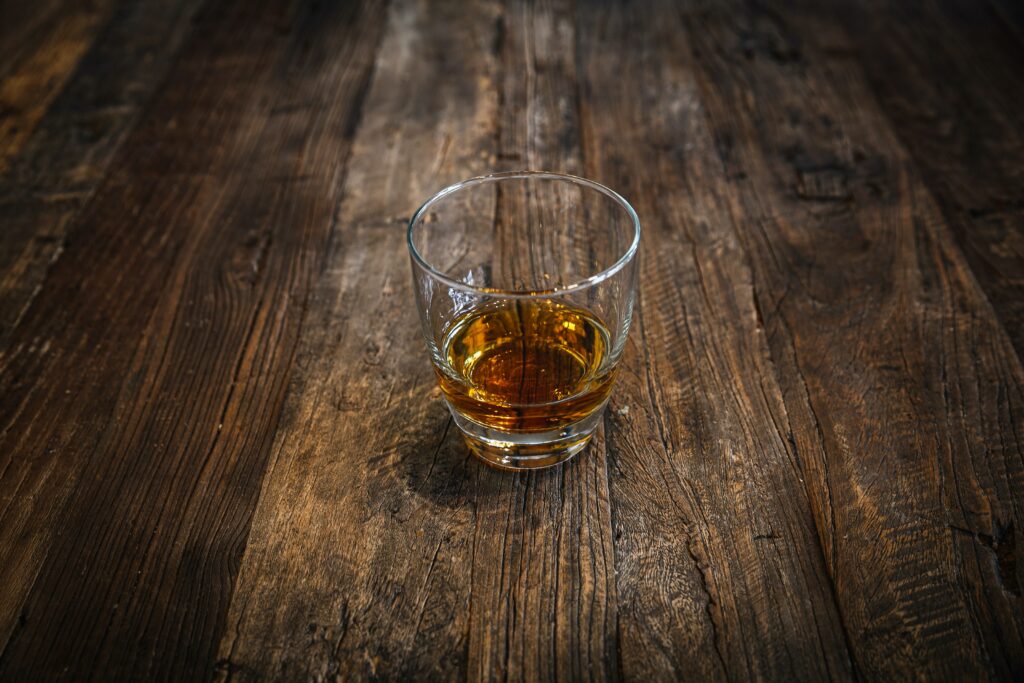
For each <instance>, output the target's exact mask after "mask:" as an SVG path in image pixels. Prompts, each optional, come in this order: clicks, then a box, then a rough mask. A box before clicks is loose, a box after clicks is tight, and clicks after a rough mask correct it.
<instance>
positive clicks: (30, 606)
mask: <svg viewBox="0 0 1024 683" xmlns="http://www.w3.org/2000/svg"><path fill="white" fill-rule="evenodd" d="M260 9H261V11H260V12H253V11H252V8H251V6H250V5H249V4H248V3H238V4H234V5H233V4H230V3H228V4H224V5H220V6H217V7H214V8H212V9H211V11H210V12H208V13H206V14H205V15H204V17H203V20H202V21H201V22H200V24H199V25H198V26H197V27H196V32H197V33H196V38H197V39H196V40H194V41H193V43H192V47H191V48H190V49H189V50H188V51H187V54H186V55H185V56H184V57H183V59H182V60H181V61H180V62H179V63H178V64H177V65H176V67H175V69H174V73H173V74H172V76H171V78H170V80H169V83H170V84H171V85H169V86H168V87H166V88H164V90H163V91H162V92H161V94H160V98H159V101H158V102H157V103H156V104H155V106H154V107H153V108H152V109H151V115H150V116H147V117H146V118H145V119H144V120H143V121H142V122H141V123H140V124H139V127H138V128H137V129H136V131H135V132H134V133H133V135H132V136H131V139H129V140H128V141H127V142H126V143H125V145H124V149H123V150H122V152H121V153H120V154H119V158H118V161H117V162H115V168H116V170H115V171H114V172H113V173H112V174H111V175H110V176H109V177H108V179H107V181H106V182H105V183H104V185H103V187H102V188H101V189H100V190H99V191H98V192H97V195H96V197H95V198H94V200H93V201H92V202H90V204H89V206H88V207H87V209H86V212H85V216H83V218H82V219H81V220H80V221H79V222H78V223H77V224H76V230H75V232H74V233H73V234H71V235H69V237H68V244H67V246H66V249H65V255H64V256H63V258H61V260H60V261H58V263H57V264H56V266H55V267H54V269H53V271H52V272H51V274H50V275H49V277H48V278H47V287H46V288H44V289H43V290H42V291H41V292H40V294H39V295H38V297H37V298H36V301H35V302H34V304H33V306H32V308H31V310H30V311H29V312H28V313H27V314H26V316H25V318H24V319H23V321H22V322H21V324H20V325H19V326H18V328H17V330H16V332H15V338H14V340H13V341H12V343H11V351H10V353H9V354H7V356H6V357H5V358H4V366H3V374H2V376H0V377H2V379H0V382H2V385H3V388H4V390H3V392H2V395H3V401H4V406H3V411H2V412H3V414H4V415H5V416H8V425H7V426H6V427H5V431H4V434H3V447H2V448H0V453H4V454H5V460H4V462H3V469H2V471H3V477H2V479H0V495H2V500H3V501H4V508H3V511H2V514H3V524H2V525H0V529H2V532H0V533H2V547H4V548H5V558H4V562H3V563H2V566H3V571H4V574H5V576H4V579H5V580H4V581H0V585H2V586H3V587H4V588H3V594H2V598H3V600H2V604H3V615H4V619H5V621H4V635H5V637H6V638H5V639H6V646H5V649H4V651H3V654H2V657H0V677H2V678H22V679H23V678H26V677H30V676H46V677H54V678H57V677H68V678H78V677H82V676H88V675H101V674H102V675H103V676H108V677H113V678H136V677H148V676H153V675H156V673H157V672H159V674H160V675H161V676H167V677H169V678H178V677H189V678H201V677H208V676H210V675H212V671H213V669H212V665H213V655H214V653H215V651H216V634H218V633H220V631H221V629H222V627H223V617H224V612H225V609H226V607H227V598H228V595H229V593H230V587H231V585H232V582H233V577H234V572H235V570H236V568H237V562H238V558H239V556H240V554H241V550H242V545H243V544H244V539H245V537H246V532H247V529H248V524H249V520H250V514H251V510H252V505H253V503H254V502H255V496H256V494H257V493H258V492H259V482H260V478H261V474H262V467H263V464H264V463H265V458H266V455H267V452H268V451H267V448H268V446H269V445H270V441H269V439H268V437H269V436H270V435H272V434H273V433H274V427H275V424H276V420H277V415H278V409H279V406H280V402H281V399H282V398H283V392H284V389H285V388H286V386H287V381H286V378H287V376H288V373H289V369H290V366H291V362H292V359H293V355H294V343H295V338H296V335H297V332H298V328H299V325H300V323H301V319H302V315H303V310H304V303H305V300H306V296H307V292H308V286H309V282H310V278H311V274H312V273H313V272H315V270H316V266H317V264H318V263H319V261H320V259H319V255H320V254H321V253H322V249H323V248H324V245H325V243H326V240H327V236H328V234H329V228H330V224H331V221H330V215H331V214H330V211H331V209H332V207H333V204H334V202H333V201H332V198H333V197H334V196H335V195H336V193H337V191H338V188H337V183H336V182H335V178H336V177H337V176H338V173H339V172H340V170H341V168H342V167H343V166H344V161H345V158H346V150H347V147H348V138H347V137H346V134H345V133H346V130H347V129H348V128H349V124H348V121H350V120H351V117H352V116H353V115H354V113H355V112H357V111H358V106H359V101H360V92H361V90H362V88H363V87H364V84H365V82H366V78H367V75H368V73H369V68H370V66H371V64H372V59H371V58H368V55H372V54H373V53H374V51H375V47H376V43H375V38H374V36H375V32H374V29H373V27H374V26H375V25H376V23H377V18H376V17H375V15H374V13H373V7H372V6H370V7H367V8H365V11H361V10H360V9H359V8H356V7H351V8H348V9H347V10H336V11H338V12H339V13H338V14H334V13H333V12H330V13H327V14H326V18H327V19H330V21H327V22H324V21H323V20H324V19H325V14H324V13H325V12H328V11H327V10H323V9H321V10H315V9H312V8H310V7H304V6H299V5H295V4H293V3H281V4H279V5H278V6H276V7H274V8H260ZM225 22H226V23H228V24H230V25H232V26H235V27H237V28H238V29H239V30H238V31H237V32H223V31H221V30H220V27H221V26H222V25H223V24H224V23H225ZM321 26H329V27H330V28H331V30H321V28H320V27H321ZM349 38H351V40H350V39H349ZM338 41H340V43H341V44H344V45H346V46H347V49H345V50H341V51H338V50H335V49H333V46H334V44H335V42H338ZM286 83H287V85H288V89H287V93H288V95H289V96H288V97H282V96H281V95H282V93H283V92H285V91H284V90H283V86H284V84H286ZM310 111H317V112H320V116H317V117H311V116H308V115H307V114H308V112H310ZM274 185H276V186H277V191H275V192H267V191H266V188H267V187H268V186H274ZM285 189H287V192H285V191H284V190H285ZM125 206H127V207H130V210H129V211H128V212H124V211H122V210H121V209H122V208H123V207H125ZM126 241H127V242H128V243H129V244H130V248H125V246H124V245H125V242H126ZM129 273H137V274H140V275H141V276H140V277H137V278H134V279H133V280H132V283H131V290H130V291H131V293H132V295H131V296H130V297H128V298H127V299H125V298H122V297H116V298H115V297H112V296H111V293H112V292H116V291H119V290H121V291H123V289H122V288H124V287H125V286H126V283H125V281H124V278H125V277H126V275H127V274H129ZM69 292H72V293H73V294H72V296H71V297H69V296H68V294H69ZM79 366H86V367H87V368H88V370H87V371H86V372H80V373H75V372H73V371H72V368H75V367H79ZM30 440H31V441H30ZM14 454H17V455H18V457H17V458H14V457H12V456H13V455H14ZM126 520H130V521H128V522H127V524H126V523H125V521H126ZM30 586H31V589H29V587H30ZM19 604H20V607H19Z"/></svg>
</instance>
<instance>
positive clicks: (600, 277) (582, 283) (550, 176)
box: [406, 171, 640, 298]
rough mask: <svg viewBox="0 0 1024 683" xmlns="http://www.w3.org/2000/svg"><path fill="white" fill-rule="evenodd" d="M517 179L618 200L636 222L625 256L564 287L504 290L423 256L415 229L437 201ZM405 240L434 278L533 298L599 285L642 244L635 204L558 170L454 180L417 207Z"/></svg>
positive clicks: (482, 291)
mask: <svg viewBox="0 0 1024 683" xmlns="http://www.w3.org/2000/svg"><path fill="white" fill-rule="evenodd" d="M517 178H542V179H547V180H560V181H563V182H568V183H572V184H574V185H582V186H584V187H587V188H589V189H591V190H595V191H597V192H600V193H601V194H603V195H605V196H606V197H609V198H611V199H612V201H614V202H615V203H617V204H618V205H619V206H620V207H622V208H623V209H625V211H626V215H628V216H629V219H630V221H632V223H633V240H632V241H631V242H630V244H629V247H628V248H627V249H626V251H625V252H623V254H622V256H620V257H619V259H618V260H617V261H615V263H613V264H612V265H610V266H608V267H607V268H605V269H603V270H601V271H599V272H597V273H594V274H593V275H591V276H589V277H586V278H583V279H582V280H578V281H576V282H573V283H571V284H568V285H563V286H561V287H552V288H551V289H501V288H497V287H478V286H475V285H470V284H466V283H465V282H460V281H459V280H455V279H452V278H450V277H448V276H447V275H445V274H444V273H442V272H441V271H439V270H438V269H437V268H434V266H432V265H430V264H429V263H428V262H427V260H426V259H425V258H423V255H422V254H420V252H419V250H418V249H417V248H416V245H415V244H414V243H413V230H414V229H415V228H416V225H417V223H418V222H419V220H420V218H421V217H422V216H423V215H424V214H425V213H426V211H427V210H428V209H429V208H430V207H431V206H433V205H434V204H436V203H437V202H438V201H440V200H442V199H444V198H445V197H447V196H448V195H451V194H454V193H456V192H458V191H459V190H464V189H466V188H468V187H473V186H475V185H482V184H484V183H490V182H497V181H500V180H512V179H517ZM406 243H407V244H408V246H409V253H410V254H412V258H413V261H414V262H415V263H416V264H417V265H419V266H420V267H421V268H423V269H424V270H426V271H427V272H428V273H429V274H430V275H431V277H433V278H435V279H437V280H440V281H441V282H443V283H445V284H446V285H448V286H449V287H453V288H455V289H461V290H463V291H466V292H472V293H476V294H488V295H497V296H503V297H512V298H532V297H542V296H555V295H560V294H569V293H571V292H578V291H580V290H583V289H587V288H588V287H593V286H594V285H596V284H600V283H601V282H604V281H605V280H607V279H608V278H610V277H611V276H613V275H615V274H616V273H617V272H619V271H620V270H622V269H623V268H624V267H625V266H626V264H628V263H629V262H630V261H631V260H632V259H633V257H634V256H635V255H636V252H637V250H638V249H639V247H640V217H639V216H638V215H637V213H636V210H635V209H634V208H633V206H632V205H631V204H630V203H629V202H628V201H626V199H625V197H623V196H622V195H620V194H619V193H618V192H616V191H615V190H613V189H611V188H610V187H607V186H605V185H602V184H601V183H598V182H596V181H593V180H588V179H587V178H581V177H580V176H575V175H570V174H568V173H555V172H553V171H502V172H500V173H488V174H486V175H481V176H475V177H473V178H467V179H466V180H461V181H459V182H457V183H453V184H451V185H449V186H448V187H446V188H444V189H442V190H440V191H438V192H436V193H434V194H433V195H432V196H431V197H430V198H429V199H427V200H426V201H425V202H423V204H421V205H420V208H418V209H416V212H415V213H413V215H412V218H410V219H409V227H408V229H407V230H406Z"/></svg>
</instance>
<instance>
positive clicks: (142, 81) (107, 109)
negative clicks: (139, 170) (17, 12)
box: [0, 0, 202, 351]
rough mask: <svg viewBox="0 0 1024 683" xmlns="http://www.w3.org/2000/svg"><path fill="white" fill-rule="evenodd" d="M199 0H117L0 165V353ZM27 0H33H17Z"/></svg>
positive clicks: (156, 82) (186, 30) (183, 34)
mask: <svg viewBox="0 0 1024 683" xmlns="http://www.w3.org/2000/svg"><path fill="white" fill-rule="evenodd" d="M201 1H202V0H190V1H189V2H176V1H170V0H164V1H160V2H154V1H146V2H142V1H135V0H133V1H131V2H123V3H121V5H119V7H118V8H117V11H116V12H115V13H114V15H113V17H112V18H111V20H110V21H109V23H108V24H107V25H106V26H105V27H104V29H103V30H102V31H101V32H100V34H99V36H98V37H97V39H96V40H95V41H94V45H93V47H92V48H91V49H90V50H89V51H88V52H87V53H86V54H85V55H84V56H83V57H82V59H81V61H80V64H79V67H78V70H77V74H78V76H77V77H75V78H72V79H71V81H70V82H69V83H68V84H67V86H66V87H65V88H64V89H63V90H62V91H61V92H60V94H59V95H57V96H56V97H55V98H54V99H53V101H52V102H51V103H50V105H49V107H48V108H47V110H46V113H45V114H44V115H43V117H42V118H41V120H40V121H39V122H38V125H37V126H36V128H35V130H34V131H33V132H32V134H31V136H29V137H28V138H27V139H26V141H25V143H24V145H23V148H22V149H21V151H20V153H19V154H17V155H15V156H13V157H12V158H11V159H10V162H9V163H8V165H7V168H6V170H4V171H3V172H0V211H2V212H3V215H4V233H3V243H4V248H3V250H0V351H2V350H3V349H5V348H7V344H8V342H9V340H10V336H11V333H12V331H13V329H14V327H15V326H16V324H17V322H18V320H19V318H20V317H21V315H23V314H24V311H25V310H26V308H27V307H28V305H29V304H30V302H31V300H32V298H33V297H34V296H35V295H36V294H37V293H38V291H39V289H40V287H41V285H42V282H43V280H44V279H45V277H46V274H47V272H48V271H49V268H50V266H51V265H52V263H53V262H54V261H55V260H56V259H58V258H60V256H61V255H62V254H63V252H64V246H65V245H64V236H65V235H66V233H67V231H68V227H69V225H71V223H72V222H73V221H74V219H75V217H76V216H77V215H78V213H79V212H80V211H81V209H82V207H83V206H84V205H85V203H86V201H87V200H88V199H89V197H91V196H92V194H93V192H95V190H96V188H97V187H98V186H99V184H100V182H101V181H102V180H103V177H104V175H105V173H106V170H107V168H108V165H109V163H110V161H111V160H112V159H113V157H114V154H115V153H116V151H117V150H118V148H119V147H120V145H121V143H122V142H123V141H124V139H125V137H126V134H127V132H128V131H129V130H130V129H131V127H132V126H133V125H134V124H135V123H136V122H137V121H138V118H139V115H140V113H141V111H142V109H143V107H144V106H145V105H146V104H147V103H148V102H149V101H150V98H151V97H152V96H153V94H154V92H155V91H156V89H157V87H158V85H159V84H160V83H161V82H162V81H163V79H164V77H165V75H166V73H167V70H168V69H169V68H170V65H171V62H172V60H173V58H174V57H175V55H176V54H177V52H178V50H179V49H180V48H181V46H182V43H184V41H185V37H186V35H187V34H188V33H189V32H190V30H191V28H192V26H193V24H192V21H191V19H192V16H193V14H194V13H195V11H196V8H197V6H199V5H200V4H201ZM24 4H25V5H30V4H32V3H24Z"/></svg>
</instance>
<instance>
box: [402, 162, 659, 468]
mask: <svg viewBox="0 0 1024 683" xmlns="http://www.w3.org/2000/svg"><path fill="white" fill-rule="evenodd" d="M639 243H640V221H639V219H638V218H637V215H636V212H635V211H634V210H633V207H631V206H630V205H629V203H628V202H626V200H625V199H623V198H622V197H621V196H619V195H618V194H617V193H616V192H614V191H612V190H610V189H608V188H607V187H604V186H603V185H600V184H598V183H595V182H592V181H590V180H584V179H583V178H577V177H574V176H568V175H560V174H557V173H542V172H512V173H496V174H494V175H488V176H482V177H479V178H472V179H470V180H466V181H464V182H461V183H457V184H455V185H452V186H451V187H447V188H445V189H443V190H441V191H440V192H438V193H437V194H436V195H434V196H433V197H431V198H430V199H428V200H427V201H426V203H425V204H423V206H421V207H420V208H419V210H417V211H416V213H415V215H413V217H412V220H411V221H410V222H409V252H410V254H411V255H412V270H413V280H414V285H415V291H416V303H417V305H418V307H419V312H420V319H421V321H422V323H423V334H424V336H425V337H426V341H427V347H428V349H429V351H430V357H431V360H432V361H433V364H434V369H435V370H436V372H437V376H438V381H439V383H440V386H441V390H442V393H443V394H444V398H445V401H446V403H447V404H448V407H449V409H450V410H451V413H452V417H453V418H454V420H455V424H456V425H458V427H459V429H460V430H461V431H462V433H463V435H464V436H465V437H466V441H467V442H468V443H469V446H470V448H471V449H472V450H473V452H474V453H475V454H476V455H477V456H478V457H480V458H481V459H482V460H484V461H485V462H486V463H488V464H490V465H493V466H495V467H499V468H502V469H513V470H518V469H532V468H538V467H548V466H550V465H555V464H557V463H560V462H563V461H565V460H567V459H569V458H571V457H572V456H573V455H575V454H576V453H578V452H579V451H581V450H582V449H583V447H584V446H586V444H587V441H589V439H590V437H591V436H592V435H593V433H594V430H595V429H596V428H597V425H598V423H599V422H600V420H601V414H602V413H603V411H604V407H605V405H606V404H607V403H608V396H609V393H610V392H611V388H612V383H613V380H614V378H615V369H616V366H617V365H618V362H619V359H620V358H621V357H622V351H623V349H624V348H625V344H626V334H627V333H628V331H629V323H630V319H631V318H632V314H633V296H634V291H635V289H636V277H637V260H636V253H637V247H638V245H639Z"/></svg>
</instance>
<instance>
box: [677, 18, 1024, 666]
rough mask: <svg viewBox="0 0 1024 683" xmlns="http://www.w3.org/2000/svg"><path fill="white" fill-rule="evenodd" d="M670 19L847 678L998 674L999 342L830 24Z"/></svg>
mask: <svg viewBox="0 0 1024 683" xmlns="http://www.w3.org/2000/svg"><path fill="white" fill-rule="evenodd" d="M686 19H687V22H688V25H689V28H690V30H689V35H690V37H691V39H692V41H693V51H694V55H695V56H696V59H695V63H696V64H697V66H698V75H699V79H700V81H699V82H700V84H701V95H702V101H703V102H704V103H705V105H706V106H707V112H708V120H709V121H710V122H711V126H712V133H713V135H714V140H715V144H716V149H717V151H718V153H719V155H720V158H721V161H722V163H723V165H724V166H725V167H726V168H727V169H731V175H732V178H733V186H732V196H733V197H735V200H736V201H737V203H738V208H737V209H736V210H737V213H738V215H740V216H742V218H743V225H744V229H743V230H742V231H741V232H740V236H741V239H742V243H743V246H744V253H745V254H746V258H747V259H749V261H748V262H749V263H750V265H751V268H752V272H753V275H754V291H755V294H756V297H757V303H758V310H759V315H760V319H761V320H763V321H764V329H765V332H766V335H767V340H768V345H769V347H770V348H771V352H772V358H773V360H774V365H775V368H776V371H777V374H778V378H779V381H780V383H781V385H782V388H783V395H784V397H785V402H786V410H787V412H788V415H789V421H790V424H791V425H792V427H793V434H794V441H795V443H794V454H798V455H799V458H800V463H802V465H801V470H802V473H803V476H804V478H805V480H806V481H807V483H808V492H809V496H810V498H811V501H812V504H813V507H814V512H815V519H816V523H817V528H818V533H819V535H820V537H821V540H822V545H823V547H824V549H825V554H826V559H827V565H828V567H829V570H830V573H831V575H832V578H833V582H834V586H835V593H836V598H837V600H838V602H839V605H840V608H841V611H842V618H843V623H844V625H845V627H846V632H847V637H848V640H849V643H850V649H851V652H852V654H853V659H854V666H855V671H856V672H857V673H858V674H859V675H860V676H863V677H865V678H872V679H875V678H877V679H882V680H890V679H905V678H910V677H924V678H949V679H973V678H979V677H991V678H1007V679H1009V678H1019V677H1020V676H1021V675H1022V667H1024V641H1022V634H1024V632H1022V626H1024V614H1022V612H1021V608H1020V598H1019V595H1020V579H1019V572H1018V570H1017V567H1019V566H1021V565H1020V563H1019V562H1018V561H1017V558H1018V556H1019V555H1018V552H1019V551H1018V550H1017V547H1016V541H1015V533H1016V532H1015V531H1014V529H1015V528H1016V526H1017V525H1019V524H1020V515H1021V511H1022V508H1021V504H1022V502H1024V501H1022V497H1024V485H1022V484H1024V467H1022V461H1021V457H1020V454H1021V450H1022V444H1021V441H1020V434H1021V433H1022V431H1024V430H1022V429H1021V427H1022V423H1021V418H1020V415H1021V409H1020V406H1021V401H1022V400H1024V391H1022V386H1024V371H1022V368H1021V365H1020V362H1019V360H1018V357H1017V355H1016V354H1015V353H1014V351H1013V347H1012V345H1011V342H1010V340H1009V338H1008V337H1007V336H1006V334H1005V332H1004V331H1003V329H1002V327H1001V326H1000V324H999V322H998V320H997V319H996V318H995V316H994V315H993V311H992V309H991V307H990V306H989V304H988V301H987V300H986V297H985V294H984V292H983V291H982V290H981V288H980V287H979V286H978V283H977V281H976V280H975V278H974V275H973V274H972V272H971V269H970V268H969V266H968V263H967V260H966V259H965V257H964V255H963V253H962V252H961V251H960V250H959V249H958V248H957V246H956V241H955V237H954V234H953V232H952V231H951V229H950V226H949V225H948V224H947V223H946V221H945V220H944V219H943V216H942V215H941V213H940V211H939V209H938V206H937V204H936V202H935V200H934V199H933V197H932V196H931V195H930V194H929V193H928V192H927V191H926V189H925V186H924V184H923V182H922V179H921V177H920V176H919V174H918V173H917V171H916V169H915V167H914V165H913V163H912V159H911V158H910V156H909V155H908V154H907V152H906V151H905V150H904V148H903V147H902V146H901V144H900V141H899V139H898V138H897V136H896V134H895V133H894V131H893V130H892V128H890V127H889V125H888V122H887V121H886V118H885V114H884V112H883V111H882V109H881V108H880V107H879V106H878V104H877V103H876V102H875V101H874V100H873V99H872V94H871V89H870V87H869V84H868V82H867V81H866V79H865V76H864V73H863V72H862V71H861V69H860V66H859V64H858V63H857V62H856V61H855V60H853V59H850V58H849V54H850V52H849V51H848V50H843V49H831V50H830V49H828V48H827V47H826V46H827V45H829V44H830V43H831V42H832V41H833V40H838V39H842V37H843V36H844V35H845V32H842V31H839V30H837V29H836V26H835V24H834V23H833V22H829V23H827V24H826V23H810V22H808V23H802V24H801V25H800V31H799V33H797V32H796V31H794V30H793V29H792V28H791V27H790V26H789V24H788V22H787V20H786V18H785V17H783V16H780V15H778V14H776V13H774V12H772V11H771V10H769V9H768V8H765V7H762V6H760V5H747V4H745V3H738V2H737V3H724V4H721V5H715V6H711V5H708V6H704V7H701V8H699V9H694V10H692V11H689V12H687V13H686ZM850 40H853V38H851V39H850ZM850 44H851V42H849V41H847V42H844V43H840V44H839V46H840V47H841V46H842V45H845V46H847V47H848V46H849V45H850Z"/></svg>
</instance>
